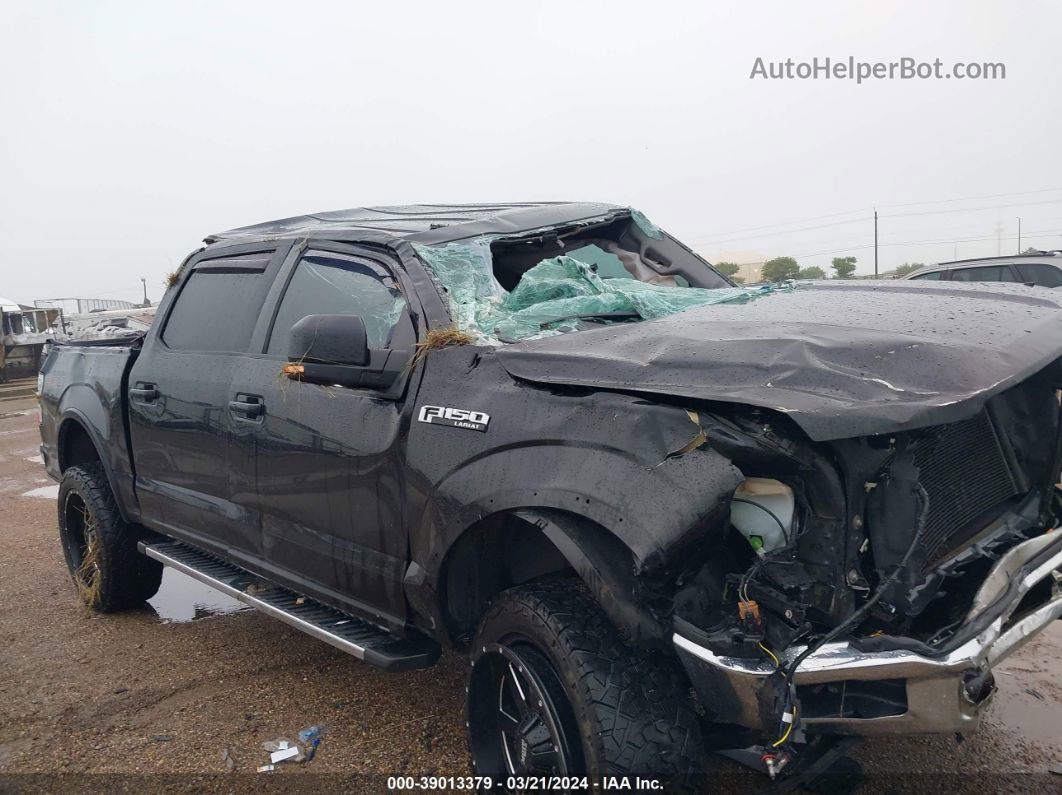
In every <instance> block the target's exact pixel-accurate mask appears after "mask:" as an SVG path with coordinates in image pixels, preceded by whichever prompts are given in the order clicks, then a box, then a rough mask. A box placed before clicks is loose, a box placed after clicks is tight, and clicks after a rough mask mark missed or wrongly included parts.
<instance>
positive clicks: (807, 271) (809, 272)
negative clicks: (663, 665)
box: [796, 265, 826, 279]
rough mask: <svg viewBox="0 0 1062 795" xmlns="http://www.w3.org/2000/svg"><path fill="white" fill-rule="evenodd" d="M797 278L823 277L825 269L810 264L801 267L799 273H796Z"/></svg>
mask: <svg viewBox="0 0 1062 795" xmlns="http://www.w3.org/2000/svg"><path fill="white" fill-rule="evenodd" d="M796 278H798V279H825V278H826V271H824V270H823V269H822V268H820V267H819V266H818V265H812V266H811V267H808V268H801V269H800V273H798V274H797V275H796Z"/></svg>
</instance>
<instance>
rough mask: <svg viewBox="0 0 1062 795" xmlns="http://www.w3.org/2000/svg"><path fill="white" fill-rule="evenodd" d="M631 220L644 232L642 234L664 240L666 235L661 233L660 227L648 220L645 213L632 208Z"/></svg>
mask: <svg viewBox="0 0 1062 795" xmlns="http://www.w3.org/2000/svg"><path fill="white" fill-rule="evenodd" d="M631 220H632V221H634V223H635V224H637V226H638V228H639V229H641V230H642V234H646V235H649V237H651V238H654V239H655V240H661V239H663V237H664V233H663V232H661V231H660V227H658V226H657V225H656V224H654V223H653V222H652V221H650V220H649V219H648V218H646V217H645V213H643V212H641V211H640V210H635V209H634V208H633V207H631Z"/></svg>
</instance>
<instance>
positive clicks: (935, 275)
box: [911, 271, 942, 281]
mask: <svg viewBox="0 0 1062 795" xmlns="http://www.w3.org/2000/svg"><path fill="white" fill-rule="evenodd" d="M941 275H942V271H930V272H929V273H923V274H922V275H921V276H912V277H911V279H912V280H914V279H925V280H926V281H930V280H934V281H935V280H938V279H940V277H941Z"/></svg>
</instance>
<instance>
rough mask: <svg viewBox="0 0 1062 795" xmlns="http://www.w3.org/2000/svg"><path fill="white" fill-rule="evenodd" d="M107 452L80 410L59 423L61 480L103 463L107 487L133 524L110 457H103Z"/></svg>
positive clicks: (123, 517)
mask: <svg viewBox="0 0 1062 795" xmlns="http://www.w3.org/2000/svg"><path fill="white" fill-rule="evenodd" d="M103 450H104V444H103V440H102V439H101V438H100V436H99V434H98V433H97V432H95V431H94V429H93V425H92V423H91V422H90V421H89V420H88V418H87V417H86V416H85V415H84V414H82V413H81V412H80V411H78V410H77V409H68V410H67V411H66V412H65V413H64V415H63V419H62V420H61V422H60V423H59V431H58V433H57V434H56V461H57V464H58V468H59V477H60V478H62V476H63V473H64V472H66V471H67V470H68V469H70V468H71V467H74V466H78V465H79V464H89V463H93V462H99V463H100V465H101V466H102V467H103V472H104V474H105V475H106V477H107V485H109V486H110V487H111V493H112V494H113V495H114V499H115V502H116V503H117V505H118V512H119V514H120V515H121V517H122V519H123V520H125V521H129V520H130V519H129V514H128V512H127V511H126V507H125V505H124V503H123V500H122V495H121V493H120V492H119V490H118V488H117V481H116V479H115V474H114V470H113V469H112V467H111V465H110V462H109V461H108V460H107V458H106V456H104V455H103Z"/></svg>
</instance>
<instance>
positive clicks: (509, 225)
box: [40, 203, 1062, 789]
mask: <svg viewBox="0 0 1062 795" xmlns="http://www.w3.org/2000/svg"><path fill="white" fill-rule="evenodd" d="M206 243H207V245H206V246H205V247H204V248H201V249H199V250H198V251H196V252H195V253H193V254H192V255H191V256H190V257H189V258H188V259H187V260H186V261H185V262H184V263H183V265H182V266H181V267H180V268H179V270H178V271H177V272H176V273H175V274H174V276H173V278H172V284H171V286H170V288H169V290H168V291H167V293H166V296H165V298H164V299H163V301H162V303H161V305H160V306H159V309H158V314H157V319H156V322H155V324H154V326H153V328H152V329H151V330H150V331H149V332H147V333H146V335H144V336H143V337H142V338H141V337H131V338H125V339H119V340H113V341H107V342H99V343H68V344H56V345H54V346H53V347H52V348H51V350H50V353H49V355H48V357H47V359H46V361H45V363H44V365H43V368H42V372H41V376H40V378H41V381H40V400H41V405H42V414H43V419H42V425H41V435H42V439H43V444H42V445H41V451H42V453H43V456H44V460H45V462H46V466H47V469H48V472H49V473H50V474H51V475H52V476H53V477H54V478H56V479H58V480H60V481H61V488H60V492H59V529H60V536H61V541H62V546H63V549H64V551H65V554H66V559H67V562H68V564H69V567H70V570H71V572H72V574H73V578H74V581H75V583H76V585H77V587H78V590H79V592H80V594H81V596H82V598H83V599H84V600H85V601H86V602H88V603H89V604H90V605H92V606H94V607H95V608H97V609H99V610H102V611H111V610H117V609H120V608H124V607H128V606H132V605H135V604H138V603H140V602H142V600H144V599H145V598H148V597H150V596H151V595H152V594H153V593H154V592H155V590H156V589H157V588H158V586H159V582H160V577H161V572H162V568H163V566H172V567H175V568H177V569H179V570H181V571H183V572H185V573H187V574H189V575H191V576H193V577H196V578H198V579H200V580H202V581H204V582H207V583H209V584H211V585H213V586H214V587H217V588H219V589H221V590H223V591H225V592H227V593H229V594H231V595H233V596H235V597H236V598H238V599H242V600H243V601H245V602H247V603H249V604H252V605H254V606H255V607H257V608H259V609H261V610H264V611H266V612H267V613H269V614H271V615H273V616H276V617H277V618H279V619H281V620H284V621H286V622H288V623H289V624H292V625H294V626H296V627H298V628H300V629H302V630H304V631H306V632H309V633H311V634H313V635H315V636H317V637H319V638H321V639H322V640H324V641H326V642H328V643H331V644H333V645H335V646H337V647H339V648H341V649H344V650H346V651H348V652H350V653H352V654H353V655H355V656H356V657H358V658H360V659H363V660H365V661H366V662H369V663H372V664H375V665H378V666H382V667H384V668H387V669H391V670H405V669H409V668H415V667H420V666H427V665H430V664H432V663H433V662H434V661H435V660H436V659H437V657H438V655H439V653H440V650H441V649H442V648H458V649H463V650H466V651H468V652H469V653H470V656H471V666H470V674H469V692H468V721H469V745H470V749H471V755H472V758H473V762H474V764H475V770H476V771H477V773H478V774H479V775H483V776H492V777H494V778H495V780H496V781H504V780H506V778H505V777H512V776H516V777H519V776H531V775H545V774H556V775H569V776H575V775H589V776H598V775H605V774H609V775H612V774H618V773H638V774H647V775H657V776H666V775H679V776H687V775H688V774H690V773H691V772H693V771H696V770H698V769H700V765H701V764H702V761H703V760H702V758H703V756H704V751H705V749H706V748H709V747H710V748H713V749H720V748H727V747H733V748H745V747H749V746H760V747H761V748H762V749H763V757H762V758H763V762H764V764H765V765H766V767H767V768H768V769H769V771H770V772H771V773H772V774H775V773H778V772H779V771H784V769H785V768H786V766H787V764H788V763H789V762H790V760H793V759H796V760H799V759H800V758H801V756H800V752H801V750H802V749H806V748H808V747H809V746H811V745H812V744H813V743H814V741H815V740H816V738H820V737H824V736H841V735H873V734H885V733H909V732H956V731H959V732H962V731H968V730H971V729H973V728H975V727H976V726H977V723H978V719H979V713H980V712H981V711H982V708H983V707H984V705H985V704H986V703H987V701H988V699H989V697H990V696H991V694H992V692H993V681H992V667H993V666H994V665H995V664H996V663H997V662H998V661H999V660H1000V659H1001V658H1003V657H1004V656H1006V655H1007V654H1009V653H1010V652H1012V651H1013V650H1015V649H1016V648H1017V647H1019V646H1020V645H1021V644H1022V643H1023V642H1025V641H1026V640H1028V639H1029V638H1030V637H1032V636H1033V635H1035V634H1036V633H1037V632H1039V631H1040V630H1042V629H1043V628H1044V627H1045V626H1046V625H1047V624H1048V623H1049V622H1051V621H1053V620H1055V619H1056V618H1058V617H1059V616H1060V615H1062V592H1060V589H1059V574H1058V569H1059V567H1060V566H1062V532H1059V531H1058V530H1056V527H1057V525H1058V524H1059V518H1060V516H1062V510H1060V503H1059V500H1058V498H1057V497H1056V488H1055V484H1056V482H1057V481H1058V480H1059V465H1060V456H1062V446H1060V440H1062V435H1060V423H1059V418H1060V410H1059V391H1058V390H1059V387H1060V386H1062V369H1060V367H1059V361H1058V360H1059V356H1060V355H1062V303H1060V302H1062V298H1059V297H1058V296H1057V294H1056V293H1052V292H1050V291H1047V290H1039V289H1037V288H1027V287H1024V286H1002V287H1001V286H999V285H991V286H981V285H976V284H963V285H949V284H934V283H921V282H865V281H853V282H840V283H838V282H833V283H806V284H799V285H792V284H790V285H774V286H770V287H763V288H744V287H741V286H738V285H734V284H732V283H731V282H729V281H728V280H727V279H726V278H725V277H723V276H721V275H720V274H719V273H717V272H716V271H714V270H713V269H712V267H711V266H710V265H709V264H708V263H706V262H705V261H704V260H702V259H701V258H700V257H698V256H697V255H695V254H694V253H693V252H691V251H690V250H689V249H688V248H686V247H685V246H683V245H682V244H681V243H680V242H678V241H677V240H675V239H674V238H672V237H671V236H669V235H667V234H666V233H664V232H663V231H662V230H660V229H659V228H657V227H656V226H654V225H653V224H652V223H651V222H650V221H649V220H648V219H646V218H645V217H644V216H643V215H641V214H640V213H638V212H637V211H633V210H630V209H629V208H623V207H617V206H613V205H605V204H574V203H554V204H532V203H528V204H505V205H476V206H466V205H462V206H440V205H416V206H407V207H388V208H362V209H357V210H350V211H340V212H333V213H324V214H319V215H308V216H302V217H295V218H290V219H286V220H281V221H275V222H270V223H265V224H261V225H258V226H251V227H246V228H241V229H236V230H232V231H229V232H225V233H221V234H216V235H212V236H210V237H208V238H207V239H206ZM797 767H798V765H789V770H792V769H794V768H797ZM783 774H788V772H784V773H783ZM518 782H519V779H517V783H516V784H512V782H510V784H511V785H512V787H513V788H517V789H518V788H520V785H519V783H518Z"/></svg>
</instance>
